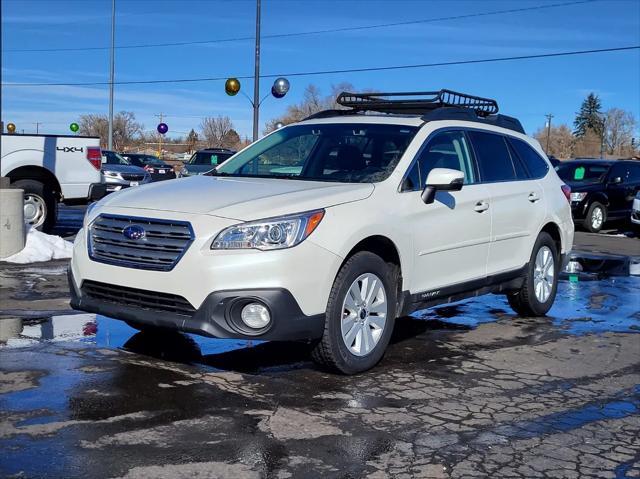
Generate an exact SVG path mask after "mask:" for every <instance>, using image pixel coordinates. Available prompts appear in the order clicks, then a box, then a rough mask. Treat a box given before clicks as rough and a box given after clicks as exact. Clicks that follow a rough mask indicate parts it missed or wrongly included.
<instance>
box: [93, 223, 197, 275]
mask: <svg viewBox="0 0 640 479" xmlns="http://www.w3.org/2000/svg"><path fill="white" fill-rule="evenodd" d="M134 225H135V226H140V227H142V228H143V230H144V235H143V237H141V238H139V239H131V238H128V237H126V236H125V235H124V230H125V228H127V227H128V226H134ZM192 242H193V230H192V229H191V225H190V224H189V223H187V222H184V221H166V220H157V219H152V218H130V217H128V216H116V215H100V216H98V217H97V218H96V219H95V220H94V221H93V223H91V226H90V227H89V257H90V258H91V259H93V260H94V261H99V262H101V263H108V264H113V265H117V266H124V267H127V268H138V269H150V270H160V271H170V270H172V269H173V267H174V266H175V265H176V264H177V263H178V261H179V260H180V258H181V257H182V255H183V254H184V253H185V251H186V250H187V248H188V247H189V245H190V244H191V243H192Z"/></svg>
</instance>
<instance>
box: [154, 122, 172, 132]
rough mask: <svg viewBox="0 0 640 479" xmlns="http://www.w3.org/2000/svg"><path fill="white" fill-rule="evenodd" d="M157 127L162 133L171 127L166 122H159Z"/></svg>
mask: <svg viewBox="0 0 640 479" xmlns="http://www.w3.org/2000/svg"><path fill="white" fill-rule="evenodd" d="M157 129H158V133H160V134H161V135H164V134H165V133H166V132H168V131H169V127H168V126H167V124H166V123H159V124H158V128H157Z"/></svg>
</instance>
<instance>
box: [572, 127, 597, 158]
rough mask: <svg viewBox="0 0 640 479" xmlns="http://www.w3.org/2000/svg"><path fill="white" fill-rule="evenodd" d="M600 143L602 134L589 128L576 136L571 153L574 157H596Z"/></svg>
mask: <svg viewBox="0 0 640 479" xmlns="http://www.w3.org/2000/svg"><path fill="white" fill-rule="evenodd" d="M601 145H602V135H600V134H599V133H598V132H597V131H594V130H592V129H590V128H587V129H586V130H585V133H584V135H582V136H581V137H580V138H576V141H575V144H574V149H573V154H574V156H576V157H587V158H589V157H591V158H598V157H599V156H600V148H601Z"/></svg>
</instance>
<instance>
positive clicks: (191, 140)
mask: <svg viewBox="0 0 640 479" xmlns="http://www.w3.org/2000/svg"><path fill="white" fill-rule="evenodd" d="M197 144H198V134H197V133H196V132H195V130H194V129H193V128H192V129H191V131H190V132H189V134H188V135H187V149H188V150H189V153H193V152H194V151H195V149H196V145H197Z"/></svg>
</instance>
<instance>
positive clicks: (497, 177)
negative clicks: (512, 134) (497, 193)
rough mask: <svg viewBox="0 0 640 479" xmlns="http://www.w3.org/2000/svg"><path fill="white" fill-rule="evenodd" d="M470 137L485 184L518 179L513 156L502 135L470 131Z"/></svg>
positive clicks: (481, 177)
mask: <svg viewBox="0 0 640 479" xmlns="http://www.w3.org/2000/svg"><path fill="white" fill-rule="evenodd" d="M469 137H470V138H471V143H473V150H474V151H475V153H476V160H477V162H478V169H479V170H480V179H481V180H482V182H483V183H494V182H498V181H513V180H515V179H516V172H515V170H514V167H513V162H512V161H511V155H510V154H509V150H508V148H507V143H506V142H505V139H504V137H503V136H502V135H497V134H494V133H486V132H484V131H469Z"/></svg>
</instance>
